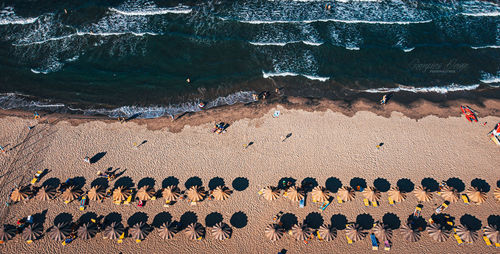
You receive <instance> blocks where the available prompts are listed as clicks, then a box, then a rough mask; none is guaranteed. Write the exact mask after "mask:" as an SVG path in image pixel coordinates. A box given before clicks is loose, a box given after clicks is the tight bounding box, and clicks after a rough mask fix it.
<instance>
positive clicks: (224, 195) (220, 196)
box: [212, 186, 233, 200]
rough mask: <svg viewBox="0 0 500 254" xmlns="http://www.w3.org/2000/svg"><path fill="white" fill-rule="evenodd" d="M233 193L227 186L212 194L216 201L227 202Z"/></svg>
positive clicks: (218, 188) (216, 189)
mask: <svg viewBox="0 0 500 254" xmlns="http://www.w3.org/2000/svg"><path fill="white" fill-rule="evenodd" d="M231 193H233V191H232V190H230V189H229V188H228V187H225V186H217V188H215V190H214V191H213V192H212V196H214V199H215V200H226V199H228V198H229V195H231Z"/></svg>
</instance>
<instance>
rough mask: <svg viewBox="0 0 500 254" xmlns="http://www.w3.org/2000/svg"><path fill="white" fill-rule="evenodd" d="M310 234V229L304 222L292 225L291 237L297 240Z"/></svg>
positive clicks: (303, 238) (302, 239)
mask: <svg viewBox="0 0 500 254" xmlns="http://www.w3.org/2000/svg"><path fill="white" fill-rule="evenodd" d="M311 234H312V229H311V228H310V227H308V226H307V224H305V223H298V224H295V225H293V227H292V235H293V238H295V240H297V241H304V240H306V239H307V238H308V237H309V236H310V235H311Z"/></svg>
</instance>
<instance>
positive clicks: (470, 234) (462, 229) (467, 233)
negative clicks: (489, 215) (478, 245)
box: [456, 225, 479, 243]
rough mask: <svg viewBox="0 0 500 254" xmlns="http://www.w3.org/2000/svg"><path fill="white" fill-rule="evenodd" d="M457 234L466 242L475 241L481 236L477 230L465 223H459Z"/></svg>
mask: <svg viewBox="0 0 500 254" xmlns="http://www.w3.org/2000/svg"><path fill="white" fill-rule="evenodd" d="M456 230H457V235H458V236H459V237H460V239H462V240H463V241H464V242H469V243H471V242H474V241H476V240H477V239H478V238H479V234H478V232H477V231H475V230H470V229H468V228H467V227H466V226H463V225H458V226H457V229H456Z"/></svg>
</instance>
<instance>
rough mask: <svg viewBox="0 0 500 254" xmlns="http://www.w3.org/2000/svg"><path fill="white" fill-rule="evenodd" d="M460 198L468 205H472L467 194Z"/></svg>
mask: <svg viewBox="0 0 500 254" xmlns="http://www.w3.org/2000/svg"><path fill="white" fill-rule="evenodd" d="M460 197H461V198H462V200H463V201H464V203H465V204H467V205H468V204H470V203H469V197H468V196H467V194H462V195H461V196H460Z"/></svg>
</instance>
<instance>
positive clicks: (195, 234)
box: [184, 222, 205, 240]
mask: <svg viewBox="0 0 500 254" xmlns="http://www.w3.org/2000/svg"><path fill="white" fill-rule="evenodd" d="M184 233H185V234H186V235H187V237H188V238H189V240H201V239H202V238H203V236H205V228H204V227H203V226H202V225H201V224H200V223H198V222H195V223H191V224H189V225H188V226H187V228H186V229H185V231H184Z"/></svg>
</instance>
